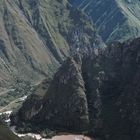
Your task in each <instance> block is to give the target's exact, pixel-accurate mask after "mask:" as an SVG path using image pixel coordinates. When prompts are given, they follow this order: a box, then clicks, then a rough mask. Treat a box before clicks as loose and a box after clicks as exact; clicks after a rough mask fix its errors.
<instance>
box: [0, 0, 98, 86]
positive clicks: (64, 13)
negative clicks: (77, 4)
mask: <svg viewBox="0 0 140 140" xmlns="http://www.w3.org/2000/svg"><path fill="white" fill-rule="evenodd" d="M0 15H1V16H0V85H1V86H3V85H4V86H5V85H7V83H10V84H11V83H12V82H14V81H16V80H17V79H22V80H25V81H26V80H28V81H37V80H39V79H43V78H44V77H47V76H49V77H50V76H51V75H52V74H53V73H54V71H55V70H56V68H57V67H58V66H59V65H60V64H61V63H62V61H63V60H64V59H65V57H66V56H68V55H70V51H71V50H73V51H74V50H75V49H76V45H79V46H81V47H82V45H80V44H83V46H87V45H90V46H93V44H97V46H98V44H100V43H101V42H100V41H98V40H100V39H99V37H98V36H97V35H96V32H95V30H94V28H93V27H92V25H91V23H90V21H89V20H88V18H87V17H86V16H85V15H84V14H82V13H81V12H79V11H78V10H72V8H71V7H70V6H69V4H68V2H67V1H65V0H62V1H58V0H48V1H46V0H40V1H38V0H32V1H28V0H13V1H11V0H2V1H1V2H0ZM77 27H78V28H77ZM79 29H80V30H79ZM77 34H80V35H81V36H80V37H81V38H80V39H81V40H80V41H79V39H78V38H76V36H77ZM76 39H77V42H75V40H76ZM93 42H97V43H93ZM99 42H100V43H99ZM5 83H6V84H5Z"/></svg>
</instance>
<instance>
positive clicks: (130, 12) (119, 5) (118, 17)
mask: <svg viewBox="0 0 140 140" xmlns="http://www.w3.org/2000/svg"><path fill="white" fill-rule="evenodd" d="M69 2H70V3H71V4H72V5H73V6H75V7H78V8H79V9H81V10H82V11H84V12H85V13H86V14H87V15H89V16H90V17H91V19H92V20H93V23H94V24H95V26H96V27H97V30H98V32H99V34H100V35H101V36H102V38H103V40H104V41H106V42H109V41H114V40H119V41H124V40H127V39H129V38H135V37H139V36H140V14H139V13H140V1H139V0H69Z"/></svg>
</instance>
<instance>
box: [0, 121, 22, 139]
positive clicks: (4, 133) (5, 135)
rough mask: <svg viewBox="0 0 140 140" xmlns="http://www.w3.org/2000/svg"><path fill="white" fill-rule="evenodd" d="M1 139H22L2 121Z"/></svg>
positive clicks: (0, 126) (0, 128)
mask: <svg viewBox="0 0 140 140" xmlns="http://www.w3.org/2000/svg"><path fill="white" fill-rule="evenodd" d="M0 140H21V139H20V138H18V137H17V136H16V135H14V134H13V133H12V132H11V131H10V130H9V129H8V128H7V127H6V126H5V125H4V124H3V122H1V121H0Z"/></svg>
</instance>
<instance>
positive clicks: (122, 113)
mask: <svg viewBox="0 0 140 140" xmlns="http://www.w3.org/2000/svg"><path fill="white" fill-rule="evenodd" d="M139 45H140V38H138V39H134V40H128V41H126V42H124V43H119V42H115V43H112V44H110V45H109V46H108V47H107V48H104V49H103V48H102V49H94V50H93V51H92V52H90V53H89V54H87V53H86V54H83V55H81V54H76V55H74V56H73V57H70V58H68V59H67V60H66V61H65V62H64V64H63V65H62V66H61V67H60V68H59V70H58V72H57V73H56V74H55V76H54V78H53V80H52V82H51V83H50V84H49V85H48V83H47V84H46V87H47V90H46V89H45V88H44V87H45V82H43V83H42V84H41V85H42V88H41V85H40V86H39V88H38V89H44V92H43V91H42V90H41V92H43V93H44V94H41V95H44V96H39V95H40V94H39V93H40V91H39V90H36V92H37V93H38V94H37V93H36V95H38V96H39V97H40V98H37V99H38V100H32V97H33V96H35V95H31V96H30V97H29V98H28V99H27V100H26V101H25V103H24V104H23V106H22V107H21V108H20V109H19V111H18V112H17V113H15V114H13V115H12V116H11V119H12V123H13V124H16V125H17V126H18V127H23V126H24V127H25V126H26V125H27V126H29V125H28V124H30V125H31V124H32V126H33V127H31V128H30V129H34V128H35V127H39V130H40V129H43V130H44V129H46V128H49V129H53V130H56V131H59V132H64V131H66V132H74V133H75V132H79V131H80V132H81V133H83V132H88V134H89V135H92V136H93V137H95V138H96V137H97V138H100V139H101V140H133V139H134V140H139V139H140V132H139V130H140V119H139V118H140V100H139V99H140V96H139V92H140V86H139V82H140V81H139V80H140V48H139ZM29 107H31V108H30V110H29V109H28V108H29Z"/></svg>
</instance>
